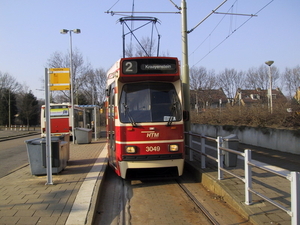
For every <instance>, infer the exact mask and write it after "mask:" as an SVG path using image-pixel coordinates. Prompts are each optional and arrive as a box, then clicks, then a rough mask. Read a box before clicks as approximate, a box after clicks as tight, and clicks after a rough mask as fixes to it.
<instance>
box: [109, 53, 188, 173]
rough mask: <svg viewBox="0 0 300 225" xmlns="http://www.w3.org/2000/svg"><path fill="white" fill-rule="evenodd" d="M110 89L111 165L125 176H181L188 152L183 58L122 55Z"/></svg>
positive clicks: (110, 83) (110, 73) (111, 72)
mask: <svg viewBox="0 0 300 225" xmlns="http://www.w3.org/2000/svg"><path fill="white" fill-rule="evenodd" d="M106 91H107V102H106V107H107V110H106V113H107V117H106V119H107V139H108V154H109V164H110V166H111V167H113V168H114V170H115V172H116V173H117V174H118V175H119V176H121V177H122V178H124V179H125V178H131V177H133V176H135V175H136V176H138V177H140V176H146V177H147V176H151V175H152V174H156V175H157V174H159V175H161V176H181V175H182V172H183V165H184V155H185V153H184V121H183V110H182V100H183V97H182V83H181V80H180V66H179V62H178V59H177V58H173V57H135V58H121V59H120V60H118V61H117V62H116V63H115V64H114V65H113V66H112V68H111V69H110V70H109V71H108V74H107V90H106ZM157 172H158V173H157Z"/></svg>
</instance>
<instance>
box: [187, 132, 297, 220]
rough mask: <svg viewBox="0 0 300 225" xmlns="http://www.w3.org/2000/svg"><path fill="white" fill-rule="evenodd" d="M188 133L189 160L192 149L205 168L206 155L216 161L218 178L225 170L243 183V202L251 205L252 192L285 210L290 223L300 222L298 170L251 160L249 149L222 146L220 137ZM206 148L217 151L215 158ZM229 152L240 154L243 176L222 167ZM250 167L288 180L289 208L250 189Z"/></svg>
mask: <svg viewBox="0 0 300 225" xmlns="http://www.w3.org/2000/svg"><path fill="white" fill-rule="evenodd" d="M185 133H186V134H188V135H189V146H186V147H187V148H188V149H190V150H192V151H189V160H190V161H193V160H194V154H193V153H194V151H195V152H198V153H200V155H201V168H202V169H205V167H206V157H207V158H209V159H211V160H213V161H215V162H217V165H218V180H222V179H224V174H223V172H226V173H228V174H230V175H232V176H234V177H236V178H238V179H239V180H241V181H243V182H244V183H245V204H246V205H251V204H252V193H253V194H255V195H257V196H259V197H260V198H262V199H264V200H265V201H267V202H269V203H271V204H272V205H274V206H276V207H277V208H279V209H281V210H283V211H285V212H286V213H287V214H288V215H289V216H290V217H291V224H292V225H297V224H300V172H291V171H286V170H285V171H284V170H282V171H275V170H272V169H271V168H270V165H268V164H265V163H262V162H259V161H256V160H253V159H252V157H251V150H248V149H246V150H245V151H244V153H242V152H239V151H236V150H233V149H229V148H225V147H223V144H224V141H223V138H222V137H220V136H219V137H217V138H216V139H215V138H211V137H207V136H205V135H201V134H200V135H199V134H195V133H192V132H185ZM192 137H197V138H201V141H200V142H197V141H195V140H193V138H192ZM206 140H207V141H211V142H215V143H217V147H213V146H210V145H206V144H205V141H206ZM193 144H197V145H200V146H201V149H200V151H199V150H197V149H194V148H192V146H193ZM206 148H208V149H212V150H216V151H217V158H215V157H213V156H212V155H209V154H207V153H206V151H205V150H206ZM225 152H229V153H232V154H236V155H238V156H241V157H242V158H243V159H244V177H241V176H239V175H237V174H234V173H233V172H232V171H230V170H227V169H226V168H224V165H223V162H224V153H225ZM252 167H256V168H260V169H262V170H264V171H267V172H270V173H272V174H275V175H277V176H280V177H283V178H285V179H287V180H288V181H290V185H291V186H290V187H291V209H290V210H289V209H287V208H286V207H284V206H283V205H281V204H279V203H277V202H275V201H273V200H272V199H270V198H268V197H267V196H265V195H263V194H262V193H259V192H257V191H255V190H254V189H252Z"/></svg>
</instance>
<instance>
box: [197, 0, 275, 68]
mask: <svg viewBox="0 0 300 225" xmlns="http://www.w3.org/2000/svg"><path fill="white" fill-rule="evenodd" d="M273 1H274V0H271V1H270V2H268V3H267V4H266V5H265V6H263V7H262V8H261V9H260V10H258V11H257V12H256V13H254V14H251V15H250V17H249V18H248V19H247V20H245V22H243V23H242V24H241V25H240V26H238V27H237V28H236V29H234V30H233V31H231V32H230V33H229V34H228V35H227V36H226V37H225V38H224V39H223V40H222V41H221V42H219V43H218V44H217V45H216V46H215V47H214V48H213V49H211V50H210V51H208V53H206V54H205V55H204V56H203V57H202V58H201V59H200V60H198V61H197V62H196V63H195V64H194V65H193V66H192V67H194V66H196V65H197V64H198V63H199V62H201V61H202V60H203V59H204V58H206V57H207V56H208V55H209V54H210V53H211V52H213V51H214V50H215V49H216V48H218V47H219V46H220V45H221V44H223V43H224V42H225V41H226V40H227V39H228V38H229V37H230V36H231V35H232V34H234V33H235V32H236V31H237V30H239V29H240V28H241V27H242V26H244V25H245V24H246V23H247V22H248V21H249V20H251V19H252V18H253V17H254V15H257V14H258V13H260V12H261V11H262V10H264V9H265V8H266V7H267V6H268V5H270V4H271V3H272V2H273ZM223 19H224V17H223V18H222V19H221V21H222V20H223ZM221 21H220V22H221ZM220 22H219V23H218V25H219V24H220ZM218 25H217V26H218ZM217 26H216V27H215V28H214V29H213V31H214V30H215V29H216V28H217ZM213 31H212V32H213ZM212 32H211V33H210V34H209V35H208V36H207V37H206V39H205V40H204V41H203V42H201V44H200V45H199V46H198V47H197V48H196V50H197V49H198V48H199V47H200V46H201V45H202V44H203V43H204V42H205V41H206V40H207V39H208V38H209V37H211V34H212ZM196 50H195V51H196ZM195 51H193V53H194V52H195ZM193 53H192V54H193Z"/></svg>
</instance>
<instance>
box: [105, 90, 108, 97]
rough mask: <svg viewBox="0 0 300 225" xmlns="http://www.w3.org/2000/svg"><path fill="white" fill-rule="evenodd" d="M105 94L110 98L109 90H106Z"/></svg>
mask: <svg viewBox="0 0 300 225" xmlns="http://www.w3.org/2000/svg"><path fill="white" fill-rule="evenodd" d="M105 92H106V96H108V97H109V91H108V89H106V90H105Z"/></svg>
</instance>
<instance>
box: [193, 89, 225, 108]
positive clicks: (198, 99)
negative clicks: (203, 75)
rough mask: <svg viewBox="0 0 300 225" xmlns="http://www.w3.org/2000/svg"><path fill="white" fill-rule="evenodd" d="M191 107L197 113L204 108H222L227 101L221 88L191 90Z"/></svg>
mask: <svg viewBox="0 0 300 225" xmlns="http://www.w3.org/2000/svg"><path fill="white" fill-rule="evenodd" d="M190 94H191V107H192V108H194V109H196V110H197V111H201V110H204V109H206V108H219V107H224V106H225V105H226V104H227V103H228V99H227V97H226V95H225V93H224V91H223V89H222V88H219V89H210V90H202V89H199V90H191V91H190Z"/></svg>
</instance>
